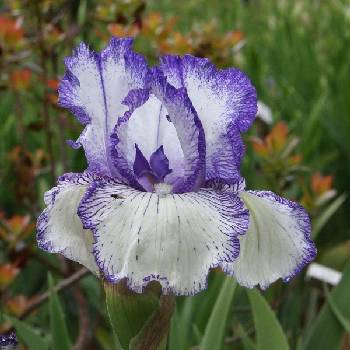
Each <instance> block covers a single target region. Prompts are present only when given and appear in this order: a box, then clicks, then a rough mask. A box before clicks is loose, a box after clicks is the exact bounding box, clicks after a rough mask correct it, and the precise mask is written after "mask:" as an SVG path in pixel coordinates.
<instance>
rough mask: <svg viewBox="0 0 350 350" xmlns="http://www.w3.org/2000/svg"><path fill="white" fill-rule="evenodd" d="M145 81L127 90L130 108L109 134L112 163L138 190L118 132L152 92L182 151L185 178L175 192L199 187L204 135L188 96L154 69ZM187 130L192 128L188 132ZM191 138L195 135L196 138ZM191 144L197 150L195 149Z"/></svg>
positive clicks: (202, 179) (202, 178) (202, 172)
mask: <svg viewBox="0 0 350 350" xmlns="http://www.w3.org/2000/svg"><path fill="white" fill-rule="evenodd" d="M146 84H147V86H148V88H147V89H137V90H133V91H130V93H129V94H128V96H127V97H126V98H125V100H124V101H123V103H124V104H126V105H127V106H128V107H129V110H128V111H127V112H126V113H125V114H124V116H122V117H121V118H119V120H118V123H117V125H116V127H115V130H114V132H113V134H112V136H111V145H112V148H111V154H112V158H113V161H114V165H115V167H116V168H117V169H118V170H119V172H120V173H121V174H122V176H124V177H125V178H127V179H128V181H129V184H131V185H132V186H133V187H135V188H137V189H140V186H139V184H138V183H137V180H136V177H135V175H134V173H133V170H132V167H131V165H130V164H128V161H127V160H126V157H125V155H124V154H123V152H125V151H124V150H123V149H121V148H120V138H119V136H118V132H119V128H121V126H123V124H125V123H128V121H129V119H130V118H131V117H132V115H133V113H134V111H135V110H136V109H137V108H139V107H140V106H142V105H143V104H144V103H145V102H146V101H147V100H148V98H149V96H150V94H154V95H155V96H156V97H157V98H158V99H159V100H160V101H161V103H162V104H163V105H164V106H165V108H166V109H167V111H168V113H169V115H170V119H171V121H172V123H173V124H174V126H175V128H176V131H177V135H178V138H179V141H180V144H181V147H182V149H183V151H184V161H185V169H184V170H185V174H184V179H183V181H182V182H181V183H180V185H179V186H176V187H175V188H174V192H176V193H184V192H190V191H192V190H194V189H198V188H199V185H200V184H201V183H203V182H204V169H205V135H204V130H203V127H202V124H201V122H200V120H199V118H198V115H197V113H196V111H195V109H194V108H193V106H192V104H191V101H190V99H189V98H188V96H187V93H186V89H184V88H180V89H176V88H174V87H173V86H171V85H170V84H168V83H167V81H166V79H165V77H164V76H163V73H162V72H161V71H160V70H159V69H157V68H155V69H152V70H151V71H150V72H149V74H148V76H147V83H146ZM188 129H191V130H192V129H194V130H193V132H188ZM191 137H194V138H195V140H193V139H191ZM194 141H195V142H194ZM193 147H195V148H196V149H195V150H194V149H193Z"/></svg>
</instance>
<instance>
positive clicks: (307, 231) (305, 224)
mask: <svg viewBox="0 0 350 350" xmlns="http://www.w3.org/2000/svg"><path fill="white" fill-rule="evenodd" d="M248 192H249V193H252V194H254V195H256V196H258V197H261V198H268V199H270V200H272V201H275V202H277V203H280V204H282V205H285V206H287V207H289V208H290V209H291V215H292V216H293V217H294V218H295V219H296V220H297V221H298V224H299V226H300V230H301V231H302V233H303V235H304V239H305V241H306V242H307V249H306V251H304V253H305V254H304V257H303V259H302V260H301V261H300V263H299V264H298V265H297V266H296V268H295V269H294V271H293V272H292V273H291V274H290V275H289V276H288V277H286V278H284V279H283V280H284V282H289V281H290V280H291V279H292V278H293V277H295V276H296V275H297V274H298V273H299V272H300V271H301V270H302V269H303V268H304V267H305V266H306V265H308V264H309V263H310V262H311V261H313V260H314V259H315V257H316V255H317V249H316V246H315V243H314V242H313V240H312V239H311V232H312V228H311V220H310V217H309V215H308V213H307V212H306V210H305V209H304V208H303V206H301V205H300V204H298V203H296V202H293V201H291V200H289V199H286V198H283V197H280V196H278V195H277V194H275V193H273V192H271V191H248Z"/></svg>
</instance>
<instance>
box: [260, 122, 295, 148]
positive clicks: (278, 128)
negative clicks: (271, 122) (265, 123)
mask: <svg viewBox="0 0 350 350" xmlns="http://www.w3.org/2000/svg"><path fill="white" fill-rule="evenodd" d="M288 132H289V130H288V126H287V124H286V123H285V122H283V121H279V122H278V123H277V124H276V125H275V126H274V127H273V128H272V130H271V132H270V134H269V135H267V136H266V138H265V143H266V146H267V148H268V149H269V150H270V151H277V152H278V151H280V150H282V149H283V147H284V146H285V145H286V142H287V136H288Z"/></svg>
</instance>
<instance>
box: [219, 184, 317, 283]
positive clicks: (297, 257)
mask: <svg viewBox="0 0 350 350" xmlns="http://www.w3.org/2000/svg"><path fill="white" fill-rule="evenodd" d="M240 197H241V198H242V200H243V201H244V202H245V205H246V206H247V207H248V209H249V211H250V218H251V222H250V224H249V229H248V231H247V234H246V235H245V236H244V237H241V240H240V243H241V253H240V256H239V258H238V259H237V260H236V261H235V262H233V263H232V264H226V266H225V268H224V270H225V272H226V273H228V274H232V275H234V276H235V277H236V279H237V281H238V283H240V284H241V285H243V286H246V287H249V288H253V287H254V286H256V285H260V287H261V288H262V289H266V288H267V287H268V286H269V285H270V284H271V283H272V282H274V281H276V280H277V279H278V278H282V279H283V280H284V281H285V282H288V281H289V280H290V279H291V278H293V277H294V276H295V275H297V274H298V273H299V272H300V271H301V270H302V269H303V268H304V266H306V265H307V264H309V263H310V262H311V261H312V260H313V259H314V258H315V257H316V253H317V251H316V247H315V244H314V242H313V241H312V239H311V223H310V218H309V216H308V214H307V212H306V211H305V209H304V208H303V207H302V206H301V205H299V204H298V203H295V202H293V201H290V200H288V199H286V198H282V197H280V196H278V195H276V194H275V193H273V192H270V191H247V192H244V191H243V192H241V193H240Z"/></svg>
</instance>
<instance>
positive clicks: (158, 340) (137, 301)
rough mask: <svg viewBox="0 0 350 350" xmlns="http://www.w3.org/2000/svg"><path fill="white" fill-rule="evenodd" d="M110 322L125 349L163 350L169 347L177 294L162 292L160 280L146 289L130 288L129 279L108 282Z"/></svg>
mask: <svg viewBox="0 0 350 350" xmlns="http://www.w3.org/2000/svg"><path fill="white" fill-rule="evenodd" d="M104 289H105V293H106V303H107V310H108V315H109V318H110V322H111V325H112V328H113V331H114V333H115V336H116V337H117V339H118V341H119V343H120V345H121V347H122V349H123V350H162V349H165V348H166V341H167V335H168V333H169V329H170V320H171V316H172V314H173V311H174V307H175V298H174V297H173V296H169V295H162V294H161V288H160V285H159V283H158V282H151V283H150V284H149V285H148V286H147V288H146V290H145V291H144V293H142V294H138V293H135V292H132V291H130V290H129V289H128V287H127V285H126V281H125V280H123V281H121V282H120V283H118V284H109V283H107V282H105V284H104Z"/></svg>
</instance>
